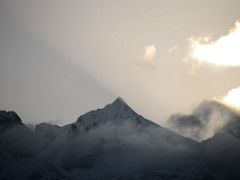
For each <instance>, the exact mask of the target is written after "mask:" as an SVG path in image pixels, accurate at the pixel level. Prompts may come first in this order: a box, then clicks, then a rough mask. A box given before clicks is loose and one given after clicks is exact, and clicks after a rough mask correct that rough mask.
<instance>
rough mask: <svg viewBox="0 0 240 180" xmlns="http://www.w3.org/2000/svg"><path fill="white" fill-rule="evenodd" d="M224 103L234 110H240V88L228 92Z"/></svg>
mask: <svg viewBox="0 0 240 180" xmlns="http://www.w3.org/2000/svg"><path fill="white" fill-rule="evenodd" d="M223 102H224V103H226V104H227V105H230V106H232V107H234V108H237V109H240V87H238V88H235V89H232V90H230V91H228V93H227V95H226V96H225V97H224V98H223Z"/></svg>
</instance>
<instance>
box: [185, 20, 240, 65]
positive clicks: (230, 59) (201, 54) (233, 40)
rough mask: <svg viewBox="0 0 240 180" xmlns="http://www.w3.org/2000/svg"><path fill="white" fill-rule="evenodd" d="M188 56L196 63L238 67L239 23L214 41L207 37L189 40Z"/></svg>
mask: <svg viewBox="0 0 240 180" xmlns="http://www.w3.org/2000/svg"><path fill="white" fill-rule="evenodd" d="M190 44H191V52H190V53H191V54H190V56H191V57H192V58H193V59H195V60H197V61H198V62H203V63H209V64H215V65H220V66H240V22H239V21H237V22H236V23H235V27H234V28H233V29H231V30H230V31H229V33H228V34H227V35H225V36H222V37H220V38H219V39H217V40H216V41H210V38H209V37H198V38H190Z"/></svg>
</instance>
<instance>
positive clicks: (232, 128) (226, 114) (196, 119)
mask: <svg viewBox="0 0 240 180" xmlns="http://www.w3.org/2000/svg"><path fill="white" fill-rule="evenodd" d="M239 118H240V117H239V115H238V114H236V113H235V112H234V111H233V110H232V109H230V108H228V107H227V106H225V105H223V104H221V103H220V102H217V101H204V102H202V103H200V104H199V105H198V106H197V107H196V108H195V109H194V110H193V112H192V113H191V114H187V115H185V114H175V115H172V116H171V117H170V118H169V120H168V127H169V128H170V129H172V130H173V131H175V132H176V133H178V134H181V135H183V136H185V137H189V138H192V139H195V140H197V141H202V140H205V139H208V138H211V137H212V136H214V135H215V134H217V133H219V132H223V131H227V132H230V133H232V134H233V135H236V136H239V135H240V133H239V132H237V131H236V129H237V128H238V126H239Z"/></svg>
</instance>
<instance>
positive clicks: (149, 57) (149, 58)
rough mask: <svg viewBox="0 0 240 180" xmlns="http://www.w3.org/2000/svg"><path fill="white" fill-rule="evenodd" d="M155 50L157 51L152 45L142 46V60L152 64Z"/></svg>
mask: <svg viewBox="0 0 240 180" xmlns="http://www.w3.org/2000/svg"><path fill="white" fill-rule="evenodd" d="M156 51H157V49H156V47H155V46H154V45H151V46H145V47H144V55H143V58H144V61H145V62H146V63H149V64H153V63H154V58H155V55H156Z"/></svg>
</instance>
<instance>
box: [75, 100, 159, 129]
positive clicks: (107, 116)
mask: <svg viewBox="0 0 240 180" xmlns="http://www.w3.org/2000/svg"><path fill="white" fill-rule="evenodd" d="M125 122H128V123H133V124H141V125H143V126H148V125H153V124H154V125H156V124H155V123H153V122H151V121H149V120H147V119H145V118H143V117H142V116H140V115H138V114H137V113H136V112H135V111H134V110H133V109H132V108H131V107H130V106H129V105H128V104H127V103H126V102H125V101H124V100H123V99H122V98H121V97H118V98H117V99H116V100H114V101H113V102H112V103H111V104H108V105H106V106H105V107H104V108H102V109H97V110H94V111H90V112H88V113H86V114H83V115H82V116H80V117H79V118H78V120H77V122H76V123H75V124H76V125H77V126H84V127H89V128H91V127H93V126H98V125H101V124H105V123H112V124H122V123H125ZM156 126H157V125H156Z"/></svg>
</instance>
